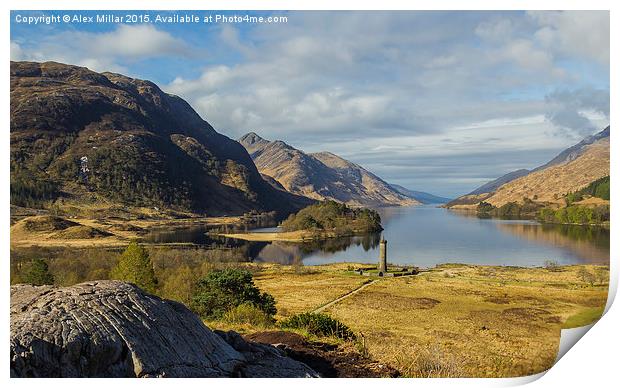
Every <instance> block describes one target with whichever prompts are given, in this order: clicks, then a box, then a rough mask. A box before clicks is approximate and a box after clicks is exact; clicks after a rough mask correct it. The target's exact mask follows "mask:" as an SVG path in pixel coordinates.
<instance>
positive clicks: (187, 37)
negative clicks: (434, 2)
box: [11, 11, 610, 197]
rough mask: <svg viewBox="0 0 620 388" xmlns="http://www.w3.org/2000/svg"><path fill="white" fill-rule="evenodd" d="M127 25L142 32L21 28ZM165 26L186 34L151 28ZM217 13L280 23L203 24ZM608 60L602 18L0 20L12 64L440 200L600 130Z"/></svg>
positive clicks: (18, 15) (463, 14) (433, 14)
mask: <svg viewBox="0 0 620 388" xmlns="http://www.w3.org/2000/svg"><path fill="white" fill-rule="evenodd" d="M128 13H130V14H135V15H145V14H148V15H149V22H148V23H140V22H139V20H138V22H137V23H126V22H125V23H74V22H69V23H65V22H52V23H50V24H45V23H43V24H41V23H39V24H36V25H34V24H27V23H24V22H23V20H27V19H25V18H27V17H28V16H35V17H36V16H51V15H58V16H60V17H62V16H64V15H70V16H73V15H74V14H78V15H84V16H93V17H96V15H110V14H113V15H116V16H124V15H126V14H128ZM175 14H176V15H189V14H191V15H196V16H198V17H199V19H200V22H199V23H190V24H186V23H161V22H159V21H157V22H156V21H155V17H156V16H157V15H162V16H173V15H175ZM218 14H219V15H225V16H228V17H231V16H234V15H237V16H241V17H243V16H245V15H250V16H263V17H264V18H267V17H269V16H272V17H273V16H279V17H285V18H286V21H283V20H280V21H279V22H278V23H251V22H245V21H243V22H221V21H219V22H215V20H214V21H213V22H208V23H203V20H204V18H205V16H209V15H211V16H212V17H213V18H214V19H215V16H216V15H218ZM42 20H44V19H42ZM609 50H610V44H609V13H608V12H607V11H567V12H562V11H544V12H543V11H536V12H522V11H502V12H495V11H483V12H474V11H458V12H448V11H441V12H437V11H398V12H388V11H385V12H376V11H375V12H363V11H356V12H349V11H329V12H316V11H296V12H284V11H277V12H263V11H261V12H244V11H224V12H222V11H219V12H218V11H188V12H184V11H171V12H160V11H136V12H131V11H130V12H127V11H123V12H110V11H101V12H97V11H92V12H85V11H75V12H72V11H58V12H57V11H45V12H39V11H23V12H22V11H12V12H11V59H12V60H31V61H48V60H52V61H58V62H63V63H69V64H75V65H80V66H86V67H88V68H90V69H92V70H95V71H112V72H118V73H123V74H126V75H128V76H131V77H135V78H141V79H148V80H151V81H153V82H155V83H157V84H158V85H159V86H160V87H161V88H162V89H163V90H164V91H166V92H168V93H172V94H176V95H178V96H180V97H182V98H184V99H186V100H187V101H188V102H189V103H190V104H191V105H192V106H193V107H194V109H195V110H196V111H197V112H198V113H199V114H200V115H201V116H202V118H203V119H205V120H207V121H208V122H209V123H210V124H211V125H213V127H214V128H215V129H216V130H217V131H218V132H220V133H223V134H225V135H227V136H229V137H231V138H234V139H236V138H239V137H240V136H242V135H243V134H245V133H247V132H250V131H253V132H256V133H258V134H259V135H261V136H262V137H264V138H266V139H269V140H276V139H277V140H284V141H285V142H287V143H289V144H290V145H292V146H294V147H296V148H299V149H302V150H304V151H306V152H317V151H330V152H333V153H336V154H338V155H340V156H342V157H344V158H346V159H348V160H351V161H353V162H355V163H358V164H360V165H361V166H363V167H365V168H366V169H368V170H370V171H372V172H373V173H375V174H377V175H378V176H380V177H381V178H383V179H384V180H386V181H387V182H390V183H396V184H400V185H402V186H405V187H407V188H410V189H413V190H420V191H428V192H431V193H433V194H437V195H442V196H447V197H456V196H459V195H461V194H464V193H467V192H469V191H472V190H473V189H475V188H476V187H478V186H480V185H481V184H483V183H485V182H487V181H489V180H493V179H495V178H497V177H499V176H501V175H503V174H505V173H508V172H510V171H513V170H517V169H521V168H534V167H537V166H538V165H541V164H544V163H546V162H547V161H548V160H550V159H551V158H552V157H554V156H555V155H556V154H557V153H559V152H560V151H562V150H563V149H564V148H566V147H568V146H571V145H573V144H575V143H577V142H579V141H580V140H581V139H582V138H583V137H585V136H588V135H591V134H594V133H596V132H598V131H600V130H602V129H603V128H604V127H606V126H607V125H608V124H609Z"/></svg>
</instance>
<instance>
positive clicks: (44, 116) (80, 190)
mask: <svg viewBox="0 0 620 388" xmlns="http://www.w3.org/2000/svg"><path fill="white" fill-rule="evenodd" d="M10 92H11V101H10V107H11V109H10V118H11V123H10V131H11V135H10V141H11V203H12V204H15V205H20V206H29V207H42V206H49V204H50V203H51V202H54V203H55V204H56V205H58V204H62V205H67V204H78V205H81V206H84V205H88V206H93V207H104V206H110V205H116V206H122V207H126V206H130V207H135V208H139V207H143V208H146V207H149V208H154V207H155V208H157V209H159V208H162V209H171V210H176V211H184V212H194V213H199V214H207V215H222V214H242V213H244V212H247V211H251V210H258V211H272V210H273V211H278V212H280V213H282V214H286V213H289V212H291V211H295V210H297V209H299V208H301V207H303V206H305V205H308V204H309V203H310V202H311V201H308V199H306V198H303V197H299V196H294V195H291V194H289V193H286V192H284V191H282V190H277V189H275V188H273V187H272V186H271V185H270V184H269V183H267V182H266V181H265V180H263V179H262V177H261V176H260V173H259V172H258V170H257V169H256V166H255V165H254V163H253V162H252V159H251V158H250V156H249V155H248V153H247V152H246V150H245V149H244V148H243V147H241V146H240V145H239V143H237V142H236V141H234V140H231V139H229V138H228V137H226V136H224V135H221V134H219V133H218V132H216V131H215V130H214V129H213V127H212V126H211V125H210V124H209V123H208V122H206V121H205V120H203V119H202V118H201V117H200V116H199V115H198V114H197V113H196V112H195V111H194V110H193V109H192V108H191V106H190V105H189V104H188V103H187V102H185V101H184V100H182V99H181V98H179V97H177V96H173V95H170V94H167V93H164V92H163V91H162V90H161V89H160V88H159V87H158V86H157V85H155V84H154V83H152V82H149V81H144V80H139V79H133V78H130V77H126V76H124V75H120V74H113V73H96V72H93V71H90V70H88V69H87V68H84V67H77V66H71V65H65V64H61V63H55V62H45V63H34V62H11V87H10Z"/></svg>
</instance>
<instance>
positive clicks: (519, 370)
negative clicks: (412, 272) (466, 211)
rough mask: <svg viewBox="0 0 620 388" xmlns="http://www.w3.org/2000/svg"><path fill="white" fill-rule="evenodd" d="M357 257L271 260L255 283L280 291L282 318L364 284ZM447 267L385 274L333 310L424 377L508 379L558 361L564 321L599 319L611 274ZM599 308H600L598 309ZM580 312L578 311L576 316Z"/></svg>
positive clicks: (393, 361)
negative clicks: (315, 262)
mask: <svg viewBox="0 0 620 388" xmlns="http://www.w3.org/2000/svg"><path fill="white" fill-rule="evenodd" d="M349 266H350V265H348V264H338V265H325V266H316V267H307V268H308V269H306V271H308V273H307V274H299V273H298V272H299V271H300V270H299V269H298V270H297V271H296V270H295V268H294V267H286V266H274V265H272V266H270V268H269V269H268V270H265V271H263V272H262V273H260V274H258V275H257V277H256V284H257V285H258V286H259V287H260V288H261V289H262V290H264V291H267V292H269V293H271V294H273V295H274V296H275V298H276V300H277V302H278V309H279V310H280V313H279V317H280V318H281V317H283V316H286V315H290V314H293V313H298V312H302V311H311V310H313V309H315V308H316V307H319V306H320V305H323V304H325V303H327V302H329V301H330V299H331V300H333V299H336V298H337V297H339V296H341V295H343V294H346V293H347V292H349V291H351V290H353V289H355V288H357V287H359V286H360V284H361V283H362V282H364V281H365V280H367V279H365V278H364V277H361V276H355V275H351V274H350V272H347V268H348V267H349ZM580 268H585V269H586V270H588V271H590V272H593V273H594V272H598V273H602V274H603V275H604V274H605V273H607V274H608V268H606V267H602V266H592V265H587V266H568V267H562V268H560V269H559V270H557V271H556V270H554V271H551V270H547V269H544V268H516V267H486V266H466V265H445V266H440V267H438V268H435V269H433V270H432V271H429V272H426V273H422V274H420V275H418V276H411V277H402V278H384V279H381V280H380V281H379V282H376V283H374V284H372V285H370V286H368V287H366V288H365V289H363V290H361V291H360V292H358V293H355V294H352V295H351V296H350V297H348V298H345V299H344V300H342V301H340V302H338V303H336V304H334V305H332V306H330V307H329V308H327V309H326V310H325V312H326V313H328V314H330V315H332V316H333V317H335V318H338V319H340V320H341V321H342V322H344V323H345V324H346V325H348V326H349V327H351V328H352V329H353V330H354V331H355V332H356V333H358V334H359V333H362V334H363V336H364V338H365V343H366V346H367V350H368V352H369V354H370V356H371V357H372V358H374V359H376V360H377V361H380V362H385V363H387V364H389V365H392V366H393V367H396V368H397V369H399V370H400V371H401V373H403V374H404V375H406V376H415V377H427V376H428V377H453V376H468V377H508V376H523V375H529V374H534V373H538V372H541V371H543V370H546V369H548V368H549V367H551V366H552V364H553V361H554V360H555V357H556V354H557V349H558V344H559V337H560V329H561V328H562V325H563V324H564V323H565V322H566V321H567V320H568V321H569V323H570V319H572V320H575V318H574V317H578V318H579V321H578V323H579V324H587V323H590V321H592V320H596V319H597V318H598V317H600V313H597V312H602V307H603V306H604V305H605V303H606V300H607V280H606V279H608V277H605V276H600V277H599V281H598V282H597V283H595V285H594V286H592V285H590V284H589V283H587V282H584V281H583V280H582V279H580V276H579V274H578V271H579V269H580ZM596 309H598V310H596ZM571 317H573V318H571Z"/></svg>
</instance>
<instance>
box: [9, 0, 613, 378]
mask: <svg viewBox="0 0 620 388" xmlns="http://www.w3.org/2000/svg"><path fill="white" fill-rule="evenodd" d="M619 3H620V2H617V1H611V0H608V1H605V0H589V1H582V0H545V1H543V0H537V1H536V0H521V1H514V0H511V1H509V0H504V1H497V0H495V1H492V0H469V1H464V0H435V1H404V0H381V1H362V0H357V1H354V0H314V1H312V0H299V1H295V2H292V1H286V0H262V1H251V0H238V1H234V2H233V1H230V0H229V1H226V0H211V1H208V2H206V1H197V0H175V1H161V0H152V1H148V2H147V1H139V0H108V1H105V2H104V1H88V0H87V1H84V0H82V1H76V0H55V1H53V2H50V1H35V0H23V1H15V0H9V1H6V0H5V1H3V2H2V5H1V6H0V7H2V8H3V10H4V11H5V13H4V14H3V15H4V17H6V18H8V17H9V10H11V9H16V10H38V9H58V10H63V9H84V10H88V9H90V10H97V9H102V10H105V9H119V10H124V9H136V10H139V9H154V10H159V9H181V10H182V9H196V10H202V9H214V10H216V9H230V10H324V9H327V10H329V9H331V10H338V9H344V10H348V9H364V10H524V9H527V10H547V9H552V10H582V9H587V10H611V47H617V46H616V45H614V43H617V40H616V39H614V37H615V36H618V27H617V26H618V23H619V22H620V20H618V19H619V18H618V16H617V15H618V13H617V11H618V9H619V6H618V5H616V4H619ZM614 6H615V7H614ZM1 26H2V27H1V28H2V32H3V35H4V45H3V46H2V50H3V53H4V58H5V60H4V62H3V65H2V68H3V74H4V76H3V77H2V78H1V79H2V83H3V88H4V89H3V90H4V93H3V96H5V98H3V99H2V110H1V111H2V117H3V123H4V128H7V129H5V134H4V135H3V136H2V140H1V141H2V149H3V150H4V152H3V155H4V158H3V159H2V170H1V172H0V173H1V174H2V176H1V178H0V179H2V182H5V184H4V185H3V186H2V187H3V189H2V194H1V195H2V200H3V203H4V204H5V205H4V206H3V207H2V215H3V217H2V227H3V230H4V233H0V242H1V244H2V248H3V253H4V255H3V256H2V258H3V263H4V264H3V265H4V270H5V272H4V274H3V275H4V276H2V289H3V290H5V291H4V292H5V293H4V294H3V298H2V299H1V301H2V306H0V309H1V311H2V314H3V317H4V319H3V320H2V338H3V339H4V343H5V344H8V342H9V319H8V312H9V292H8V289H9V271H8V261H9V233H8V230H9V206H8V205H9V185H8V184H7V182H9V157H8V154H9V152H8V150H9V136H8V132H9V131H8V128H9V101H8V96H9V85H8V84H9V77H8V74H9V61H8V58H9V41H10V33H9V23H8V20H7V19H5V21H4V22H3V23H2V24H1ZM617 67H618V61H617V50H611V61H610V68H611V69H614V68H617ZM610 80H611V82H610V87H611V116H613V117H615V116H616V112H617V109H616V104H614V102H615V101H616V95H617V90H618V80H617V77H616V73H615V72H613V71H612V72H611V79H610ZM615 138H616V136H615V135H612V136H611V140H612V153H611V168H612V170H613V171H614V173H613V175H614V176H615V174H616V173H615V171H617V170H618V168H617V167H618V158H617V157H616V156H615V154H614V152H613V150H615V149H616V148H615V143H616V141H615ZM616 193H618V184H617V183H616V181H615V180H612V194H613V195H614V200H613V201H614V203H615V202H616V201H617V199H616V198H615V197H616V195H615V194H616ZM614 209H615V208H614ZM618 222H619V217H618V212H614V211H613V210H612V224H613V225H617V223H618ZM614 231H615V228H612V233H613V232H614ZM615 236H617V234H612V239H611V277H612V279H611V284H610V299H609V301H608V305H607V308H608V309H609V308H610V306H611V303H612V300H613V298H614V297H615V294H616V290H617V280H618V260H617V252H618V239H616V238H615ZM618 328H620V311H619V309H618V307H617V306H616V307H613V308H611V309H609V311H608V312H607V313H606V314H605V316H604V317H603V318H602V319H601V321H599V322H598V323H597V324H595V325H594V327H593V328H592V330H590V331H589V332H588V333H587V334H586V335H585V339H584V340H581V341H579V342H578V343H577V344H576V345H575V346H574V349H572V350H570V351H569V352H568V353H567V354H566V355H565V356H564V357H563V358H562V359H561V360H560V361H559V362H558V364H557V365H556V366H554V367H553V368H551V369H550V370H549V371H548V373H547V374H546V375H545V376H544V377H543V378H540V379H537V378H538V377H541V375H543V374H541V375H538V376H533V377H524V378H518V379H449V380H443V379H436V380H426V379H415V380H412V379H392V380H385V379H372V380H370V379H366V380H363V381H360V380H347V379H329V380H327V379H324V380H322V381H320V382H319V383H320V384H321V385H327V386H336V384H337V385H339V386H340V385H343V384H345V385H347V384H355V385H358V384H362V385H373V386H374V385H383V384H390V385H403V384H407V385H409V384H416V385H417V384H420V385H424V386H439V387H447V386H450V387H454V386H459V385H465V386H474V387H481V386H482V387H484V386H498V385H519V384H524V383H527V382H529V381H531V380H536V381H535V382H533V383H532V385H533V386H537V387H543V386H577V385H580V386H603V387H604V386H610V385H611V382H612V381H617V376H618V373H617V370H618V365H617V354H618V350H617V349H618V345H619V342H620V341H619V335H618ZM5 346H6V345H5ZM8 358H9V352H5V361H4V362H3V364H2V372H3V377H4V378H5V379H7V380H8V376H9V360H8ZM180 382H181V381H179V380H148V383H147V382H146V380H114V381H111V380H101V379H91V380H88V381H84V380H70V379H62V380H61V379H57V380H53V379H46V380H27V379H12V380H10V381H9V383H10V384H12V385H15V386H31V385H35V384H36V385H42V384H45V385H49V386H63V387H66V386H78V385H80V386H82V385H84V384H88V385H89V386H94V387H104V386H108V385H109V384H110V383H113V384H116V385H118V384H121V385H129V384H132V385H134V384H135V385H139V384H140V385H141V384H149V385H151V384H154V385H160V386H161V385H162V384H165V385H166V386H168V385H170V384H178V383H180ZM181 383H182V384H187V385H192V386H202V385H205V384H209V385H211V384H215V385H218V386H219V385H224V384H226V385H232V386H238V385H245V384H252V385H259V386H260V385H263V384H265V385H266V384H269V386H270V387H287V388H288V387H289V386H290V385H291V384H295V385H296V386H306V385H310V384H313V385H314V384H316V383H317V381H308V380H295V381H294V382H292V381H289V380H288V379H280V380H273V379H269V380H253V381H248V380H231V379H225V380H210V381H204V380H183V381H182V382H181Z"/></svg>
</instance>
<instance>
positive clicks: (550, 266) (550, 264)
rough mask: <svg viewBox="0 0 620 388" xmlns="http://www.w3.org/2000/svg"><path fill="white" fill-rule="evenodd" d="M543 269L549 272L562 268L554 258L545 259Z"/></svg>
mask: <svg viewBox="0 0 620 388" xmlns="http://www.w3.org/2000/svg"><path fill="white" fill-rule="evenodd" d="M544 265H545V269H546V270H547V271H550V272H559V271H561V270H562V268H561V267H560V265H559V264H558V262H557V261H555V260H545V264H544Z"/></svg>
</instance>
